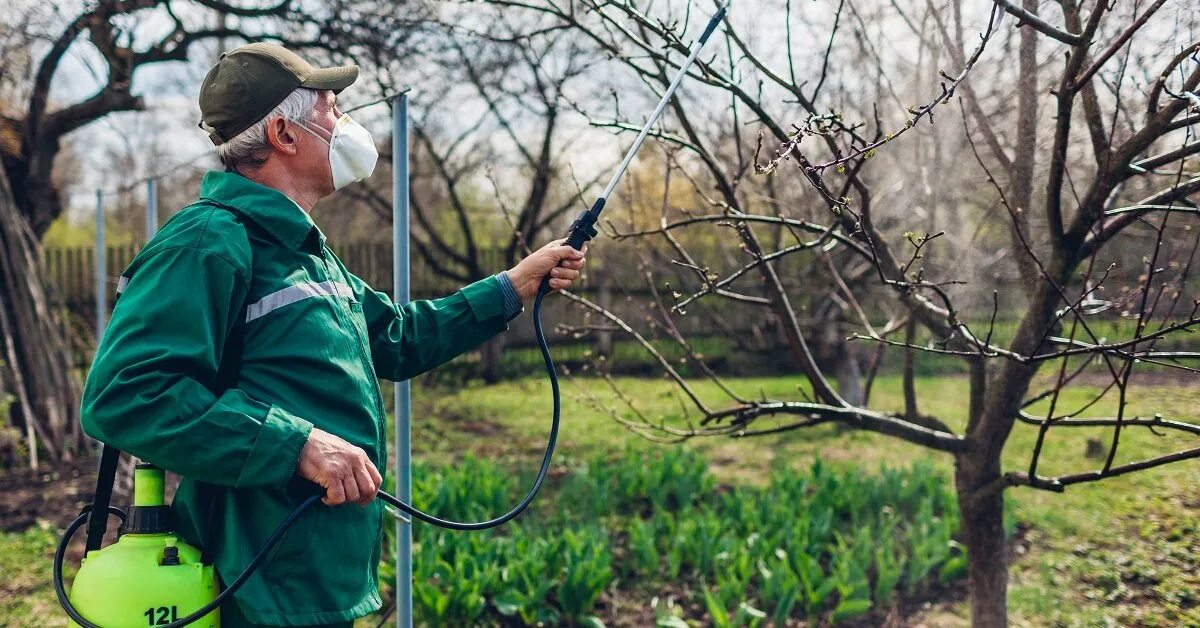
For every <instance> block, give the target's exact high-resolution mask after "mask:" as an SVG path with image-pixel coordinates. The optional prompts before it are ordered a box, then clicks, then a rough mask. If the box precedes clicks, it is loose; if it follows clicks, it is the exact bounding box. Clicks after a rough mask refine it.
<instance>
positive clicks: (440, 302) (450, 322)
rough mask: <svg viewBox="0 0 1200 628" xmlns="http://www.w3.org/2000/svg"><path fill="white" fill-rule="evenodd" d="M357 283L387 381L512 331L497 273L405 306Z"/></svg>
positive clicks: (381, 372) (376, 359)
mask: <svg viewBox="0 0 1200 628" xmlns="http://www.w3.org/2000/svg"><path fill="white" fill-rule="evenodd" d="M351 281H352V282H353V283H354V284H355V285H354V286H353V287H354V291H355V293H356V294H357V296H358V298H359V300H360V301H362V304H363V316H364V317H365V318H366V323H367V335H368V337H369V338H370V341H371V359H372V361H373V362H374V363H375V372H376V373H378V374H379V376H380V377H382V378H384V379H390V380H392V381H403V380H406V379H411V378H413V377H416V376H417V375H420V374H421V373H425V372H426V371H429V370H432V369H434V368H436V367H437V366H439V365H441V364H444V363H446V362H449V361H450V360H452V359H454V358H455V357H457V356H459V355H461V354H463V353H466V352H467V351H470V350H471V349H474V348H475V347H477V346H479V345H480V344H482V343H483V342H484V341H486V340H488V339H489V338H491V337H492V336H495V335H496V334H498V333H500V332H502V331H504V330H506V329H508V318H507V317H506V316H505V304H504V296H503V293H502V291H501V288H500V284H499V281H498V279H497V278H496V276H492V277H488V278H487V279H482V280H480V281H477V282H475V283H473V284H470V285H468V286H466V287H464V288H462V289H461V290H459V291H458V292H455V293H454V294H452V295H450V296H448V297H443V298H441V299H434V300H429V301H413V302H411V303H407V304H405V305H397V304H396V303H395V302H394V301H392V300H391V299H390V298H389V297H388V296H387V295H386V294H384V293H382V292H379V291H377V290H372V289H371V288H370V287H369V286H367V285H366V284H365V283H364V282H363V281H362V280H361V279H359V278H357V277H353V276H352V279H351Z"/></svg>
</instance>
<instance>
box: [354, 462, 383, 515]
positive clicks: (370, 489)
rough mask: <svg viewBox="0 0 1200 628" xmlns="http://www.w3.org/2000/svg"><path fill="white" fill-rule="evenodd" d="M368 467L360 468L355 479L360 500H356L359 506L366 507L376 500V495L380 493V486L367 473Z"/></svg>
mask: <svg viewBox="0 0 1200 628" xmlns="http://www.w3.org/2000/svg"><path fill="white" fill-rule="evenodd" d="M366 467H367V465H364V466H362V467H359V468H358V471H357V472H355V474H354V478H355V479H356V480H357V481H358V495H359V497H358V499H356V500H354V502H355V503H356V504H358V505H359V506H366V505H367V504H369V503H371V500H372V499H375V493H376V492H378V491H379V484H378V483H377V482H375V481H374V480H372V479H371V474H370V473H368V472H367V468H366Z"/></svg>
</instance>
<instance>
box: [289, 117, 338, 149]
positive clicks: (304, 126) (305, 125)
mask: <svg viewBox="0 0 1200 628" xmlns="http://www.w3.org/2000/svg"><path fill="white" fill-rule="evenodd" d="M291 122H293V123H294V124H296V125H297V126H299V127H300V128H302V129H304V130H305V131H308V134H309V135H311V136H313V137H315V138H317V139H319V140H321V141H322V142H323V143H324V144H325V145H326V146H332V144H330V143H329V140H327V139H325V138H323V137H321V134H320V133H317V132H316V131H315V130H313V128H312V127H310V126H308V123H306V122H304V121H301V120H291Z"/></svg>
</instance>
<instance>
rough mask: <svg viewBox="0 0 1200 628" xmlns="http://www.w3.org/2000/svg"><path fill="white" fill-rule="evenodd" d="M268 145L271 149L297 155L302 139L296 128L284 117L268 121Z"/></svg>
mask: <svg viewBox="0 0 1200 628" xmlns="http://www.w3.org/2000/svg"><path fill="white" fill-rule="evenodd" d="M266 131H267V143H268V144H270V145H271V148H272V149H274V150H276V151H279V152H281V153H284V154H285V155H295V154H296V153H297V152H298V151H299V143H300V137H299V135H298V134H297V133H296V128H295V127H294V126H293V125H290V124H288V123H287V120H284V119H283V118H282V117H278V116H277V117H274V118H271V119H270V120H268V121H267V128H266Z"/></svg>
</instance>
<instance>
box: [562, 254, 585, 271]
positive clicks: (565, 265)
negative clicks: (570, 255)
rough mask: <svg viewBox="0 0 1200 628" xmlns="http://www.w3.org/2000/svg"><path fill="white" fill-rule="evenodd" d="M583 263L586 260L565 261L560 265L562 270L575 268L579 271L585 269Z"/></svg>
mask: <svg viewBox="0 0 1200 628" xmlns="http://www.w3.org/2000/svg"><path fill="white" fill-rule="evenodd" d="M583 262H584V259H583V258H582V257H581V258H579V259H565V260H563V261H562V263H561V264H559V266H561V267H562V268H574V269H575V270H579V269H581V268H583Z"/></svg>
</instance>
